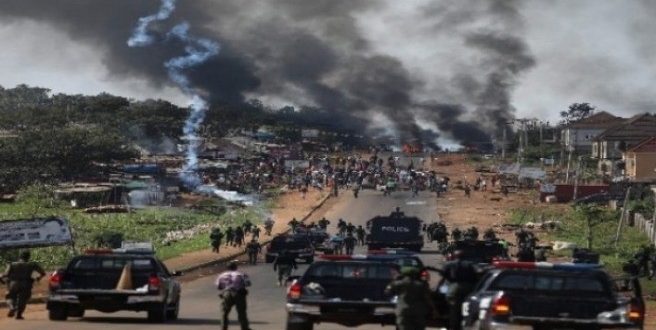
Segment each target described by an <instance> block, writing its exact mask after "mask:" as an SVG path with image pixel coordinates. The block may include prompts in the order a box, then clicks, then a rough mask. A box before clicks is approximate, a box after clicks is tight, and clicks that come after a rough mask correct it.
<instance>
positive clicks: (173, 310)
mask: <svg viewBox="0 0 656 330" xmlns="http://www.w3.org/2000/svg"><path fill="white" fill-rule="evenodd" d="M178 314H180V300H178V301H177V302H175V303H174V304H171V306H169V310H168V311H167V312H166V318H167V319H169V320H172V321H175V320H177V319H178Z"/></svg>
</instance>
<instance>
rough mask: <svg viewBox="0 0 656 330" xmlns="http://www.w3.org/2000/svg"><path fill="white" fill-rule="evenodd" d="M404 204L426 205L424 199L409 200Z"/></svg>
mask: <svg viewBox="0 0 656 330" xmlns="http://www.w3.org/2000/svg"><path fill="white" fill-rule="evenodd" d="M405 205H426V201H409V202H406V203H405Z"/></svg>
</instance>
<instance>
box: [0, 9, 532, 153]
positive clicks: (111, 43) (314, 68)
mask: <svg viewBox="0 0 656 330" xmlns="http://www.w3.org/2000/svg"><path fill="white" fill-rule="evenodd" d="M158 5H159V2H158V1H155V0H151V1H134V0H97V1H79V0H57V1H48V0H3V1H0V20H2V21H7V20H21V19H29V20H36V21H39V22H42V23H45V24H49V25H51V26H53V27H54V28H56V29H60V30H62V31H65V32H66V33H67V34H68V35H70V36H71V37H72V38H73V39H75V40H78V41H79V42H82V43H85V44H91V45H94V46H96V47H97V49H98V51H99V53H100V54H101V56H102V59H103V61H104V63H105V64H106V66H107V67H108V68H109V71H110V72H111V73H112V74H113V75H116V76H128V77H135V76H136V77H140V78H146V79H147V80H148V81H149V82H150V83H151V84H153V86H163V85H167V84H169V82H168V77H167V75H166V71H165V70H164V68H163V66H162V63H164V62H165V61H166V60H167V59H169V58H172V57H174V56H178V55H180V54H181V53H182V52H183V49H182V48H181V47H182V46H181V45H179V44H175V43H171V42H167V43H156V44H155V45H154V46H153V47H150V48H143V49H140V48H137V49H133V48H128V47H127V46H126V45H125V40H126V39H127V38H128V36H129V35H130V33H131V29H132V28H133V26H134V22H135V21H136V20H137V19H138V18H139V17H140V16H143V15H146V14H148V13H150V12H152V11H153V10H154V9H155V8H157V7H158ZM393 5H395V2H393V1H389V2H383V1H351V0H314V1H306V0H280V1H265V0H252V1H241V0H226V1H211V0H186V1H183V0H180V1H179V3H178V11H176V13H175V15H174V17H173V18H172V19H171V22H170V23H164V24H175V23H178V22H179V21H180V20H182V19H184V20H186V21H189V22H190V24H191V26H192V29H194V30H195V31H193V32H194V34H196V35H202V36H204V37H206V38H213V39H215V40H217V41H218V42H219V43H220V44H221V46H222V51H221V53H220V54H219V56H217V57H214V58H212V59H211V60H210V61H208V62H206V63H204V64H203V65H201V66H199V67H197V68H194V69H193V70H192V71H191V72H190V73H189V75H190V77H191V80H192V82H193V84H194V85H195V87H196V88H198V89H199V90H202V91H204V92H205V93H207V95H208V98H209V100H210V102H211V103H212V104H214V105H231V106H240V105H243V104H246V103H247V102H248V101H249V99H252V98H260V99H262V100H264V101H265V102H266V100H267V99H269V98H271V97H274V98H277V99H278V100H283V101H285V102H289V103H290V104H293V105H295V106H297V108H301V107H307V108H309V109H320V110H317V111H310V112H308V114H309V115H311V114H313V113H316V114H322V115H321V116H318V117H317V119H318V120H319V119H320V120H326V119H327V120H330V122H332V123H345V125H347V124H348V125H350V126H351V127H352V128H354V129H356V130H359V131H360V132H366V131H367V129H368V128H369V126H370V125H369V124H368V122H369V121H370V118H372V114H373V113H379V114H380V113H382V114H384V116H385V117H386V118H388V119H389V120H390V121H391V122H392V123H393V126H394V127H393V131H395V134H396V136H397V138H399V139H400V140H410V139H421V140H424V141H425V142H427V143H435V142H436V140H437V138H438V137H439V136H440V135H446V136H447V137H450V138H453V139H455V140H457V141H460V142H463V143H464V142H476V143H488V142H489V141H491V138H492V137H494V136H495V135H497V134H498V133H499V132H500V128H501V127H502V126H503V125H505V124H504V123H505V122H506V121H508V119H510V118H512V117H513V113H514V109H513V107H512V105H511V92H512V89H513V88H514V86H515V85H516V84H517V78H518V76H520V75H521V74H522V73H523V72H525V71H526V70H527V69H529V68H531V67H532V66H533V65H534V64H535V61H534V59H533V58H532V56H531V54H530V51H529V50H528V48H527V46H526V45H525V43H524V42H523V41H522V40H521V35H519V34H518V33H521V27H522V24H521V17H520V15H519V13H518V10H517V7H518V6H519V3H518V2H517V1H502V0H496V1H487V0H476V1H472V2H471V3H468V4H465V3H460V2H456V3H453V2H449V3H446V2H442V1H436V4H435V5H431V6H429V7H428V8H425V12H426V13H430V14H427V16H426V17H425V19H427V20H431V21H434V25H433V27H432V28H431V29H429V30H427V31H425V33H426V34H427V35H428V36H430V35H431V34H452V35H454V36H458V37H459V38H461V40H462V43H463V44H464V45H465V46H466V47H468V48H470V50H471V51H473V52H478V53H480V54H481V57H482V61H481V62H480V63H477V64H474V65H472V66H470V67H463V68H461V70H459V71H460V72H455V73H452V74H451V75H452V76H451V77H448V76H447V77H445V78H444V79H443V81H445V84H444V86H443V88H442V89H441V90H442V91H444V95H442V94H440V93H437V94H432V93H425V90H427V89H428V86H427V82H426V81H423V80H422V79H420V78H418V77H416V76H415V74H414V73H413V71H411V70H409V69H408V67H407V63H406V62H404V61H402V60H401V59H399V58H396V57H394V56H392V55H390V54H385V53H382V52H380V51H378V50H376V48H375V47H373V46H372V43H373V41H372V40H370V39H369V38H368V37H367V34H366V33H364V31H363V30H365V29H367V28H368V27H367V26H363V25H362V24H361V23H360V20H361V18H360V16H359V15H360V14H362V13H366V12H372V11H374V12H376V11H380V10H385V8H386V7H389V6H393ZM429 15H430V16H429ZM408 19H409V21H408V24H414V23H415V22H413V21H412V19H413V18H408ZM477 20H479V21H482V22H487V21H491V22H496V23H499V22H502V23H501V24H493V25H494V26H495V27H494V28H489V29H488V28H480V26H479V27H476V28H472V27H470V26H468V25H467V22H472V21H477ZM499 26H500V27H499ZM169 29H170V26H168V25H167V26H156V27H155V30H156V31H154V32H155V33H157V32H158V31H159V32H160V33H159V34H160V37H161V38H165V32H166V31H168V30H169ZM433 46H435V47H439V45H433ZM399 47H403V45H399ZM427 47H428V46H427ZM431 47H432V46H431ZM454 56H458V54H454ZM426 69H427V70H431V69H432V68H426ZM426 94H430V95H426ZM272 107H275V106H272ZM326 113H328V114H331V116H325V114H326ZM324 117H328V118H324ZM421 122H423V123H424V124H428V125H429V126H432V127H434V128H437V130H434V129H433V128H426V127H425V126H426V125H420V124H419V123H421ZM426 140H428V141H426Z"/></svg>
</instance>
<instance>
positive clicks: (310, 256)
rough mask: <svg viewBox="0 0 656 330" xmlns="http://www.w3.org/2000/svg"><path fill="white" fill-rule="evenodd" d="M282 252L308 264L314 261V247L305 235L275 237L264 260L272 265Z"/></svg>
mask: <svg viewBox="0 0 656 330" xmlns="http://www.w3.org/2000/svg"><path fill="white" fill-rule="evenodd" d="M282 250H285V251H287V252H288V253H292V254H294V255H296V258H297V259H303V260H305V262H306V263H312V262H313V261H314V245H313V244H312V240H311V239H310V237H308V236H307V235H305V234H293V235H286V234H285V235H279V236H276V237H274V238H273V239H272V240H271V244H269V246H268V247H267V249H266V253H265V256H264V260H265V261H266V262H267V263H272V262H273V261H274V260H275V259H276V257H277V256H278V254H279V253H280V251H282Z"/></svg>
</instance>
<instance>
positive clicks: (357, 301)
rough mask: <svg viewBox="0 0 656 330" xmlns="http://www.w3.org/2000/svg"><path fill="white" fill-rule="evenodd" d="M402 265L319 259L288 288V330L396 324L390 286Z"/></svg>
mask: <svg viewBox="0 0 656 330" xmlns="http://www.w3.org/2000/svg"><path fill="white" fill-rule="evenodd" d="M398 274H399V267H398V265H396V264H394V263H391V262H375V261H365V260H362V261H357V260H343V261H334V260H330V261H317V262H315V263H313V264H312V265H310V267H309V268H308V269H307V271H306V272H305V274H303V276H300V277H297V278H296V279H294V281H293V282H292V284H291V286H290V287H289V289H288V290H287V330H312V328H313V327H314V324H315V323H322V322H328V323H338V324H341V325H344V326H347V327H354V326H359V325H362V324H368V323H371V324H381V325H386V324H394V319H395V318H394V306H395V302H394V301H393V297H390V296H386V295H385V288H386V287H387V285H388V284H389V283H390V282H391V281H392V280H393V279H394V278H395V277H396V276H397V275H398Z"/></svg>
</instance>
